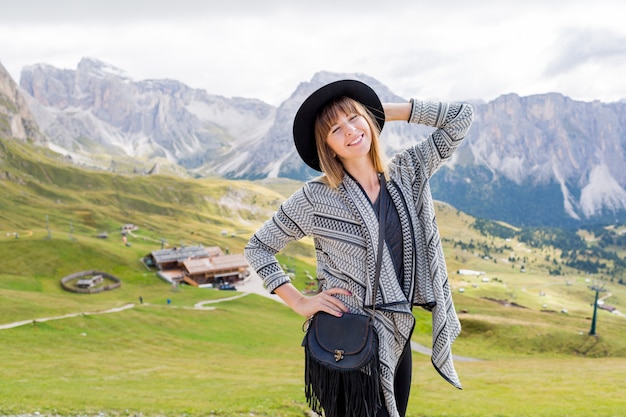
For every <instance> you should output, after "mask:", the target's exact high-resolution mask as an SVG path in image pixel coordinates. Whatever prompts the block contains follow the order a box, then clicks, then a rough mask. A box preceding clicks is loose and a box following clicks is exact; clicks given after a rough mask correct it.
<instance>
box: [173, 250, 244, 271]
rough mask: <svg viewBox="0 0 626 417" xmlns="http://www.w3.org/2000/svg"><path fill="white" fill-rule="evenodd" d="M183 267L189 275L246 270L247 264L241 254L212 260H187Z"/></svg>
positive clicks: (217, 257)
mask: <svg viewBox="0 0 626 417" xmlns="http://www.w3.org/2000/svg"><path fill="white" fill-rule="evenodd" d="M183 265H184V267H185V269H186V270H187V272H188V273H189V274H190V275H195V274H204V273H213V274H218V273H220V272H222V271H232V270H234V269H239V268H247V267H248V262H247V261H246V258H244V256H243V255H242V254H236V255H224V256H216V257H213V258H201V259H187V260H186V261H184V262H183Z"/></svg>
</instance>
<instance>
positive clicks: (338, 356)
mask: <svg viewBox="0 0 626 417" xmlns="http://www.w3.org/2000/svg"><path fill="white" fill-rule="evenodd" d="M342 359H343V350H341V349H335V362H339V361H340V360H342Z"/></svg>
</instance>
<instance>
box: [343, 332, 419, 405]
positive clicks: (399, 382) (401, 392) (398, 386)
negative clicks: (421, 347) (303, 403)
mask: <svg viewBox="0 0 626 417" xmlns="http://www.w3.org/2000/svg"><path fill="white" fill-rule="evenodd" d="M412 375H413V357H412V356H411V341H410V340H409V341H408V342H407V344H406V346H405V347H404V351H403V352H402V356H400V360H399V361H398V367H397V368H396V376H395V379H394V381H393V385H394V393H395V397H396V405H397V406H398V412H399V413H400V415H401V416H402V417H404V415H405V414H406V409H407V406H408V405H409V393H410V391H411V376H412ZM341 389H343V388H341ZM341 389H340V391H341ZM381 398H383V397H382V393H381ZM337 399H338V403H337V409H338V410H339V415H340V416H343V415H345V408H346V407H345V404H344V401H343V393H342V392H339V393H338V395H337ZM376 417H389V412H388V411H387V407H385V403H384V399H383V405H382V407H380V408H379V409H378V412H377V413H376Z"/></svg>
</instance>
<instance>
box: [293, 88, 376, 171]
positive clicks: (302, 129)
mask: <svg viewBox="0 0 626 417" xmlns="http://www.w3.org/2000/svg"><path fill="white" fill-rule="evenodd" d="M338 97H349V98H351V99H353V100H356V101H358V102H359V103H361V104H362V105H364V106H365V107H366V108H367V109H368V110H369V111H370V112H371V113H372V114H373V115H374V118H375V120H376V123H378V127H379V129H380V130H381V131H382V129H383V125H384V124H385V111H384V109H383V105H382V103H381V102H380V99H379V98H378V95H377V94H376V93H375V92H374V90H372V88H371V87H369V86H368V85H367V84H365V83H362V82H361V81H356V80H340V81H335V82H332V83H330V84H326V85H325V86H323V87H321V88H320V89H318V90H316V91H315V92H313V93H312V94H311V95H310V96H309V97H307V99H306V100H304V103H302V105H301V106H300V108H299V109H298V112H297V113H296V117H295V119H294V121H293V140H294V142H295V145H296V149H297V150H298V154H299V155H300V158H302V160H303V161H304V162H305V163H306V164H307V165H308V166H310V167H311V168H313V169H314V170H316V171H322V168H321V167H320V161H319V157H318V156H317V146H316V144H315V120H316V119H317V116H318V115H319V114H320V112H321V111H322V110H323V109H324V107H326V105H328V104H329V103H330V102H331V101H333V100H334V99H336V98H338Z"/></svg>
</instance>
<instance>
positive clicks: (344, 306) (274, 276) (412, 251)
mask: <svg viewBox="0 0 626 417" xmlns="http://www.w3.org/2000/svg"><path fill="white" fill-rule="evenodd" d="M472 117H473V110H472V107H471V106H470V105H469V104H463V103H459V104H452V103H442V102H433V101H421V100H413V99H412V100H410V101H409V102H407V103H386V104H382V103H381V102H380V100H379V98H378V96H377V95H376V93H375V92H374V91H373V90H372V89H371V88H370V87H369V86H367V85H365V84H363V83H361V82H359V81H355V80H342V81H337V82H333V83H330V84H328V85H326V86H324V87H322V88H320V89H319V90H317V91H315V92H314V93H313V94H311V95H310V96H309V97H308V98H307V99H306V100H305V101H304V103H303V104H302V106H301V107H300V109H299V110H298V113H297V114H296V117H295V120H294V126H293V133H294V140H295V145H296V149H297V150H298V153H299V155H300V157H301V158H302V159H303V161H304V162H305V163H306V164H307V165H309V166H310V167H312V168H313V169H315V170H318V171H321V172H322V173H323V175H322V176H321V177H319V178H317V179H314V180H312V181H309V182H307V183H306V184H305V185H304V186H303V187H302V188H301V189H300V190H298V191H296V192H295V193H294V194H293V195H292V196H291V197H290V198H289V199H288V200H287V201H285V202H284V203H283V204H282V205H281V207H280V209H279V210H278V211H277V212H276V214H275V215H274V216H273V217H272V219H270V220H269V221H267V222H266V223H265V224H264V225H263V226H262V227H261V228H260V229H259V230H258V231H257V232H256V233H255V234H254V236H253V237H252V238H251V239H250V241H249V243H248V245H247V247H246V249H245V255H246V258H247V259H248V262H249V263H250V265H251V266H252V267H253V268H254V269H255V270H256V272H257V273H258V275H259V276H260V277H261V278H262V279H263V280H264V283H265V285H266V287H267V289H268V290H269V291H271V292H272V293H275V294H278V296H279V297H280V298H281V299H283V300H284V301H285V303H286V304H287V305H288V306H289V307H291V308H292V309H293V310H294V311H295V312H296V313H298V314H301V315H302V316H305V317H309V316H312V315H314V314H315V313H317V312H320V311H324V312H327V313H329V314H332V315H335V316H338V317H339V316H341V315H342V314H343V313H345V312H351V313H360V314H365V315H367V314H371V307H372V306H371V300H372V299H373V298H372V285H373V283H372V280H373V277H374V275H375V274H374V269H375V264H376V259H375V258H376V257H377V244H378V231H379V228H378V227H379V223H378V220H379V218H378V215H379V213H380V207H379V203H380V201H381V200H382V201H386V206H387V207H385V208H384V211H385V212H386V213H387V214H386V215H385V216H384V217H385V219H384V222H385V223H384V225H385V231H386V233H385V239H384V243H385V244H384V245H383V247H384V249H383V256H382V262H381V272H380V279H379V284H378V290H377V294H376V295H375V297H376V298H375V299H376V310H375V318H376V319H375V328H376V331H377V334H378V338H379V349H378V350H379V360H380V384H381V390H382V397H381V398H382V401H381V402H382V404H381V406H380V407H379V408H378V412H377V414H376V416H377V417H382V416H391V417H399V416H404V415H405V413H406V408H407V403H408V398H409V390H410V385H411V373H412V371H411V368H412V362H411V348H410V338H411V333H412V331H413V327H414V324H415V320H414V317H413V314H412V307H413V306H414V305H417V306H421V307H423V308H426V309H427V310H429V311H431V312H432V321H433V354H432V363H433V365H434V366H435V368H436V369H437V371H438V372H439V373H440V374H441V376H442V377H443V378H445V379H446V380H447V381H448V382H450V383H451V384H452V385H454V386H455V387H457V388H461V385H460V382H459V380H458V377H457V374H456V371H455V369H454V365H453V363H452V354H451V344H452V342H453V341H454V339H455V338H456V336H457V335H458V334H459V332H460V330H461V329H460V323H459V321H458V318H457V316H456V312H455V309H454V304H453V302H452V298H451V293H450V288H449V285H448V276H447V272H446V265H445V260H444V255H443V248H442V245H441V240H440V236H439V231H438V227H437V223H436V221H435V210H434V205H433V200H432V196H431V193H430V188H429V184H428V180H429V178H430V177H431V176H432V175H433V173H434V172H435V171H436V170H437V168H439V166H441V164H442V163H443V162H444V161H446V160H447V159H449V158H450V156H451V155H452V153H453V152H454V150H455V149H456V148H457V147H458V146H459V144H460V143H461V141H462V139H463V138H464V137H465V135H466V133H467V131H468V129H469V127H470V125H471V123H472ZM391 121H404V122H407V121H408V122H409V123H417V124H424V125H428V126H432V127H433V128H434V129H433V132H432V133H431V134H430V135H429V136H428V137H427V138H426V139H425V140H423V141H421V142H419V143H416V144H415V145H414V146H412V147H410V148H409V149H406V150H405V151H403V152H400V153H398V154H396V155H394V156H393V157H392V158H391V159H390V161H389V162H387V163H385V160H384V156H383V152H382V151H381V145H380V143H379V135H380V132H381V130H382V128H383V125H384V124H385V122H391ZM382 176H384V178H385V179H386V181H384V182H383V183H385V184H386V186H385V187H381V179H382V178H381V177H382ZM382 193H385V196H384V197H386V198H383V199H381V194H382ZM304 236H312V237H313V239H314V243H315V250H316V256H317V277H318V279H319V283H320V292H319V293H317V294H316V295H313V296H305V295H303V294H302V293H301V292H300V291H298V290H297V289H296V288H295V287H294V286H293V285H292V284H291V283H290V280H289V278H288V277H287V276H286V274H285V273H284V272H283V270H282V269H281V267H280V265H279V263H278V261H277V260H276V257H275V254H276V253H277V252H279V251H280V250H281V249H282V248H283V247H284V246H285V245H286V244H287V243H289V242H291V241H293V240H297V239H301V238H302V237H304ZM368 300H369V301H368ZM339 391H340V392H337V404H338V406H339V408H341V407H344V406H343V404H345V401H344V398H343V396H344V394H345V393H346V392H348V390H339ZM349 412H350V410H340V411H339V412H338V414H337V415H339V416H343V415H350V414H349ZM326 414H328V412H327V413H326Z"/></svg>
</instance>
